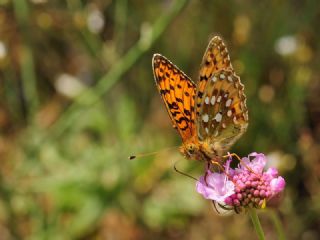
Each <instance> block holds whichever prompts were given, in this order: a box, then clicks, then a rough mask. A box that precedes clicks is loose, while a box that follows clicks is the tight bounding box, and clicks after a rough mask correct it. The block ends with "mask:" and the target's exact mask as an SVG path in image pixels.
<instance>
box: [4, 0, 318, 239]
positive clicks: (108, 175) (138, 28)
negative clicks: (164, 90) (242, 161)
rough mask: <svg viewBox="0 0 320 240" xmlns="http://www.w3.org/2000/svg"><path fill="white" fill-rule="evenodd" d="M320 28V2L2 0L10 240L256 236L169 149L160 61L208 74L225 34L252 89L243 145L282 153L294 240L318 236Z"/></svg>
mask: <svg viewBox="0 0 320 240" xmlns="http://www.w3.org/2000/svg"><path fill="white" fill-rule="evenodd" d="M319 21H320V8H319V4H318V1H317V0H308V1H276V0H272V1H242V0H238V1H223V0H218V1H209V0H206V1H195V0H192V1H188V0H174V1H173V0H172V1H170V0H165V1H146V0H145V1H142V0H137V1H127V0H114V1H111V0H109V1H102V0H93V1H78V0H66V1H49V0H29V1H27V0H0V98H1V102H0V127H1V136H0V160H1V167H0V177H1V179H0V180H1V181H0V236H1V239H239V238H245V239H255V235H254V232H253V229H252V227H251V225H250V222H249V220H248V217H247V216H246V215H233V216H226V217H224V216H217V215H216V214H214V213H213V210H212V209H211V206H210V204H209V203H208V202H206V201H204V200H203V199H201V197H200V196H198V194H197V193H196V192H195V190H194V181H193V180H192V179H189V178H186V177H184V176H181V175H178V174H177V173H176V172H174V171H173V165H174V163H176V164H177V167H178V168H179V169H180V170H182V171H184V172H187V173H189V174H191V175H193V176H199V175H200V174H202V171H203V165H202V164H199V163H198V162H192V161H190V162H188V161H185V160H183V158H182V156H180V155H179V154H178V151H177V148H173V149H170V150H164V151H161V150H162V149H165V148H168V147H172V146H177V145H179V144H180V139H179V137H178V135H177V134H176V132H175V130H173V129H172V127H171V123H170V121H169V118H168V116H167V113H166V111H165V108H164V106H163V104H162V103H161V99H160V97H159V94H158V93H157V90H156V88H155V84H154V81H153V76H152V69H151V58H152V54H153V53H155V52H159V53H162V54H163V55H165V56H167V57H168V58H169V59H171V60H172V61H173V62H174V63H175V64H177V65H178V66H179V67H180V68H181V69H182V70H183V71H184V72H186V73H187V74H188V75H189V76H190V77H192V78H193V79H196V78H197V73H198V68H199V64H200V61H201V58H202V54H203V52H204V50H205V47H206V45H207V43H208V41H209V39H210V37H212V36H213V35H214V34H219V35H221V36H222V37H223V38H224V39H225V41H226V43H227V45H228V48H229V52H230V55H231V61H232V63H233V65H234V67H235V69H236V72H237V73H238V75H240V76H241V79H242V82H243V83H244V84H245V87H246V89H245V92H246V95H247V98H248V100H247V105H248V108H249V117H250V125H249V128H248V131H247V133H246V134H245V135H244V136H243V137H242V138H241V140H239V142H238V143H237V144H236V145H235V146H234V148H233V149H232V150H233V151H234V152H237V153H238V154H239V155H242V156H244V155H246V154H248V153H250V152H253V151H257V152H263V153H266V154H268V155H269V157H270V160H271V161H270V164H271V165H274V166H277V167H278V168H279V169H280V172H281V174H282V175H284V176H285V178H286V180H287V189H286V194H285V197H284V199H283V202H282V204H281V205H280V207H279V210H278V211H277V214H278V215H279V216H280V219H281V221H282V223H283V225H284V230H285V234H286V236H287V238H288V239H317V238H318V235H320V232H319V225H320V187H319V177H320V173H319V171H320V170H319V169H320V165H319V163H320V159H319V155H320V148H319V140H320V124H319V120H320V117H319V116H320V108H319V104H320V97H319V92H320V83H319V79H320V75H319V74H320V73H319V66H320V54H319V48H320V32H319V31H317V27H318V25H319ZM152 151H159V152H158V154H156V155H153V156H148V157H144V158H140V159H137V160H136V161H128V160H127V157H128V156H129V155H130V154H132V153H139V152H152ZM273 214H274V213H272V212H268V211H265V212H262V213H261V218H262V224H263V226H264V227H265V231H266V234H267V239H275V236H276V234H277V233H276V228H275V226H273V223H272V219H273V218H274V215H273Z"/></svg>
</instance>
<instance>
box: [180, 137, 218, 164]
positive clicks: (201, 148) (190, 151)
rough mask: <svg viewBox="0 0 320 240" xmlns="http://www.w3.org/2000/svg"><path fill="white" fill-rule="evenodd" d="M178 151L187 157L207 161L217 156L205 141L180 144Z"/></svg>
mask: <svg viewBox="0 0 320 240" xmlns="http://www.w3.org/2000/svg"><path fill="white" fill-rule="evenodd" d="M180 152H181V153H182V154H183V155H184V156H185V158H187V159H195V160H199V161H201V160H203V161H209V160H211V159H213V158H214V157H216V156H217V152H216V151H215V150H214V149H212V148H211V147H210V146H209V145H208V144H207V143H206V142H201V143H199V142H193V141H190V142H188V143H185V144H183V145H182V146H181V148H180Z"/></svg>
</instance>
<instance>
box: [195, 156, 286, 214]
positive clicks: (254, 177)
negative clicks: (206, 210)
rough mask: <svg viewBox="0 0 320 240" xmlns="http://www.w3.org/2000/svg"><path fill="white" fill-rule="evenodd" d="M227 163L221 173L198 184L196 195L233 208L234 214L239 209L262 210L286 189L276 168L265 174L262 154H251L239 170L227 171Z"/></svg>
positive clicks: (202, 178)
mask: <svg viewBox="0 0 320 240" xmlns="http://www.w3.org/2000/svg"><path fill="white" fill-rule="evenodd" d="M230 161H231V160H229V161H227V163H226V165H225V169H224V172H222V173H212V172H211V171H210V170H207V173H206V175H205V176H202V177H201V178H200V181H198V182H197V191H198V192H199V193H200V194H202V195H203V196H204V197H205V198H206V199H212V200H214V201H216V202H218V203H219V204H221V205H223V206H226V207H232V208H234V209H235V210H236V212H238V211H240V210H241V209H242V208H246V207H255V208H264V207H265V205H266V203H267V201H269V200H270V199H272V198H273V197H275V196H278V195H279V194H280V193H281V192H282V191H283V190H284V187H285V180H284V178H283V177H281V176H279V175H278V171H277V169H275V168H269V169H267V170H266V171H264V168H265V165H266V162H267V158H266V157H265V155H264V154H262V153H251V154H250V155H249V156H248V157H245V158H242V160H241V161H240V163H239V165H238V167H236V168H235V169H231V168H230Z"/></svg>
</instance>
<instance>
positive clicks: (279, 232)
mask: <svg viewBox="0 0 320 240" xmlns="http://www.w3.org/2000/svg"><path fill="white" fill-rule="evenodd" d="M269 215H270V218H271V220H272V222H273V225H274V227H275V229H276V231H277V235H278V239H279V240H286V235H285V233H284V231H283V226H282V223H281V221H280V219H279V217H278V214H277V213H276V211H273V210H270V211H269Z"/></svg>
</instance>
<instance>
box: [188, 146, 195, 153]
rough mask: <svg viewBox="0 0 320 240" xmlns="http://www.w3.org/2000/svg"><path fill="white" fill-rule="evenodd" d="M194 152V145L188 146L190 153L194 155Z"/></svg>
mask: <svg viewBox="0 0 320 240" xmlns="http://www.w3.org/2000/svg"><path fill="white" fill-rule="evenodd" d="M194 150H195V147H194V145H193V144H191V145H189V146H188V152H189V153H190V154H193V153H194Z"/></svg>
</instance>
